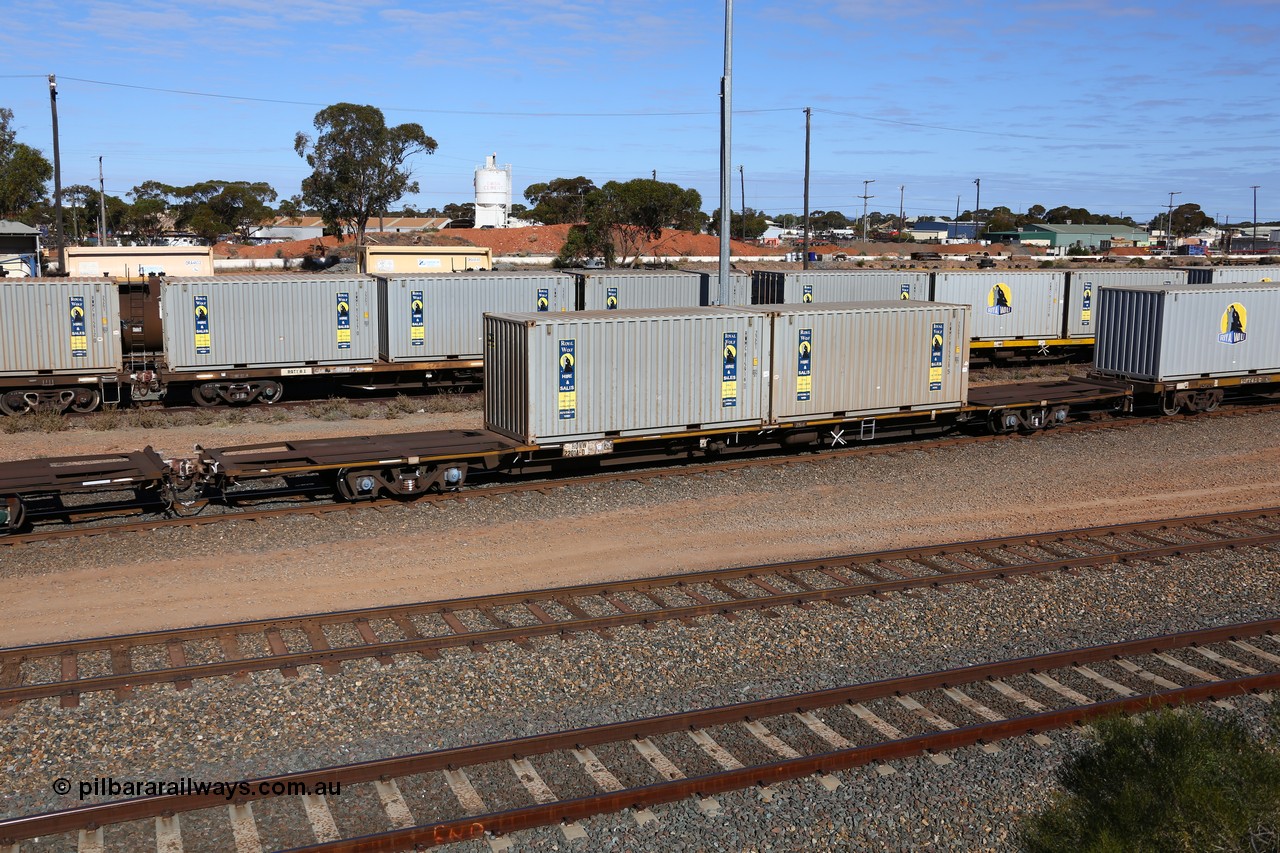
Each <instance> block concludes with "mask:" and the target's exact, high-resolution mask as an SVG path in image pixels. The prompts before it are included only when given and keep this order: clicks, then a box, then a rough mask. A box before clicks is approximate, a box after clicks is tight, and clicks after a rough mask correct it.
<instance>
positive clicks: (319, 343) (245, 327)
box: [160, 275, 379, 371]
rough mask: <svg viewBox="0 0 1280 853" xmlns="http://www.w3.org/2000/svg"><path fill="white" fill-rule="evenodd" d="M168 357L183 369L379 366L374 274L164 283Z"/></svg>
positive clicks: (172, 365) (171, 363)
mask: <svg viewBox="0 0 1280 853" xmlns="http://www.w3.org/2000/svg"><path fill="white" fill-rule="evenodd" d="M160 293H161V296H160V300H161V301H160V310H161V315H162V317H163V321H164V342H165V358H166V360H167V361H168V365H169V368H170V369H171V370H177V371H188V370H208V369H214V368H231V367H267V368H271V367H298V366H304V365H308V364H317V365H320V364H346V363H349V362H373V361H375V360H376V359H377V357H378V326H377V318H378V313H379V311H378V288H377V282H376V281H375V280H374V279H373V278H371V277H368V276H334V275H315V276H256V277H244V278H239V277H232V276H216V277H207V278H184V279H175V280H173V281H165V282H163V283H162V284H161V291H160Z"/></svg>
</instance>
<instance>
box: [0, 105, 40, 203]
mask: <svg viewBox="0 0 1280 853" xmlns="http://www.w3.org/2000/svg"><path fill="white" fill-rule="evenodd" d="M12 123H13V110H10V109H7V108H5V107H0V217H8V218H12V219H20V218H22V217H23V216H28V217H29V214H30V211H31V208H33V207H35V206H36V205H37V204H39V203H40V202H41V201H42V200H43V199H44V198H45V184H46V183H47V182H48V181H49V179H50V178H52V177H53V166H52V165H50V163H49V161H48V160H46V159H45V157H44V155H43V154H41V153H40V152H39V151H37V150H36V149H35V148H32V147H31V146H30V145H25V144H23V143H21V142H18V140H17V136H18V134H17V131H16V130H14V129H13V128H12V126H11V125H12Z"/></svg>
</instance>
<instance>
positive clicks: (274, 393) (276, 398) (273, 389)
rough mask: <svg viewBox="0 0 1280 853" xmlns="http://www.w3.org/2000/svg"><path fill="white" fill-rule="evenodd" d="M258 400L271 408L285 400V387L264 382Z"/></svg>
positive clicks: (277, 383)
mask: <svg viewBox="0 0 1280 853" xmlns="http://www.w3.org/2000/svg"><path fill="white" fill-rule="evenodd" d="M258 399H259V400H261V401H262V402H264V403H266V404H267V405H268V406H270V405H271V404H272V403H279V402H280V401H281V400H282V399H284V385H282V384H281V383H279V382H263V383H262V387H261V389H259V391H258Z"/></svg>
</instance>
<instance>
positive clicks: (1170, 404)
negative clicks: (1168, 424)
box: [1160, 393, 1182, 417]
mask: <svg viewBox="0 0 1280 853" xmlns="http://www.w3.org/2000/svg"><path fill="white" fill-rule="evenodd" d="M1160 411H1161V412H1163V413H1164V414H1166V415H1168V416H1170V417H1172V416H1173V415H1176V414H1178V412H1180V411H1182V401H1181V400H1179V399H1178V395H1177V394H1172V393H1170V394H1165V395H1164V396H1163V397H1161V398H1160Z"/></svg>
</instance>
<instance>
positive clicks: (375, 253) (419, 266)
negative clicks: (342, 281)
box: [363, 246, 493, 275]
mask: <svg viewBox="0 0 1280 853" xmlns="http://www.w3.org/2000/svg"><path fill="white" fill-rule="evenodd" d="M363 252H364V268H365V270H366V271H367V272H368V273H369V274H370V275H427V274H431V273H450V272H467V271H468V270H491V269H493V253H492V251H490V250H489V249H488V248H485V247H483V246H365V247H364V249H363Z"/></svg>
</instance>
